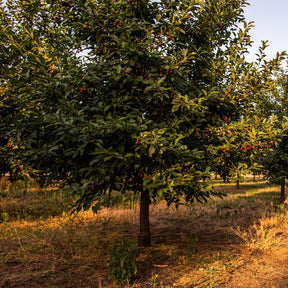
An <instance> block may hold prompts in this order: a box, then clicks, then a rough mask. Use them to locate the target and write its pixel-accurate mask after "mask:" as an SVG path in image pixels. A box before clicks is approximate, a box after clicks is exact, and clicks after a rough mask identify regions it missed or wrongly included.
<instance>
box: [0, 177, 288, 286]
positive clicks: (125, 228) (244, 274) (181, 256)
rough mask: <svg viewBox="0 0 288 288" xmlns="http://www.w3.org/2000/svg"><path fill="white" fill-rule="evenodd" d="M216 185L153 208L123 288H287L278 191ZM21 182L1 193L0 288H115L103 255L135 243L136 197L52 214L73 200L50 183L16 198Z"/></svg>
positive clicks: (285, 227)
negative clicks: (146, 239) (147, 240)
mask: <svg viewBox="0 0 288 288" xmlns="http://www.w3.org/2000/svg"><path fill="white" fill-rule="evenodd" d="M214 186H219V189H221V190H222V191H224V192H226V193H227V196H226V197H225V198H224V200H221V199H211V201H209V202H208V203H207V204H205V205H203V204H202V205H201V204H197V203H195V204H194V205H193V206H192V207H191V206H185V205H183V206H181V207H180V208H178V210H176V209H175V207H170V208H167V207H166V205H165V204H164V203H162V202H160V203H157V204H155V205H152V206H151V232H152V235H153V236H152V247H150V248H145V249H144V248H142V249H140V250H141V254H140V255H139V256H138V257H137V258H136V262H135V263H136V266H137V274H136V276H134V275H132V278H131V279H130V281H129V283H126V284H124V285H123V287H131V288H132V287H135V288H136V287H163V288H164V287H166V288H168V287H169V288H170V287H203V288H204V287H232V288H233V287H267V288H268V287H269V288H271V287H288V276H287V275H288V273H287V272H288V261H287V260H288V250H287V247H288V245H287V244H288V243H287V241H288V235H287V233H288V232H287V231H288V219H287V211H286V207H285V206H283V205H279V203H278V198H279V193H280V192H279V189H278V187H275V186H268V185H266V184H265V183H264V182H260V181H258V182H256V183H253V182H246V183H242V185H241V189H235V184H229V185H227V184H225V185H223V184H220V182H215V183H214ZM6 188H7V187H6ZM6 188H5V189H6ZM10 188H11V187H10ZM20 188H21V187H20ZM20 188H19V187H18V188H17V189H16V188H15V187H14V188H13V189H14V190H13V189H12V188H11V189H10V190H9V191H8V190H7V189H6V190H5V189H4V190H5V191H6V192H5V191H3V189H2V190H1V191H0V192H2V194H3V195H2V194H1V195H2V196H0V199H1V201H0V211H1V213H2V214H1V215H2V216H1V217H2V223H1V224H0V287H5V288H6V287H7V288H8V287H83V288H84V287H86V288H88V287H91V288H92V287H93V288H94V287H99V288H100V287H103V288H104V287H117V284H116V283H115V282H113V281H112V280H111V279H109V273H108V272H109V267H108V264H109V262H110V261H111V253H108V251H116V250H115V249H117V248H118V247H119V245H120V242H121V241H122V240H121V239H130V240H133V239H137V234H138V229H139V226H138V220H139V219H138V217H139V216H138V214H139V213H138V212H139V208H138V205H137V203H135V202H133V205H125V203H124V202H125V201H123V199H120V198H119V201H118V205H116V204H117V203H116V202H117V201H116V200H115V203H114V206H113V207H111V208H103V209H102V210H101V211H100V212H99V213H98V214H97V215H94V214H93V213H92V212H91V211H87V212H85V213H79V214H78V215H76V216H70V215H69V213H60V212H59V211H63V210H65V208H64V207H67V203H68V202H69V201H70V199H69V201H68V200H67V199H66V198H65V197H64V196H63V195H61V192H60V191H58V190H57V189H54V190H49V191H50V192H49V191H45V192H43V191H40V190H39V189H37V188H33V187H30V189H29V190H28V191H27V193H25V195H23V193H22V192H21V189H20ZM51 191H53V192H51ZM4 192H5V193H4ZM4 194H5V195H4ZM120 200H121V201H120ZM120 202H121V203H120ZM123 203H124V204H123ZM130 204H131V203H130ZM65 205H66V206H65ZM13 207H14V208H15V209H14V210H13ZM19 207H22V208H21V209H22V210H21V209H20V208H19ZM29 207H34V208H33V209H31V208H29ZM28 208H29V209H28ZM13 211H18V214H17V213H14V214H13ZM19 211H20V212H21V211H25V213H24V212H23V213H22V212H21V213H20V212H19ZM35 211H37V213H36V212H35ZM3 213H4V214H3ZM5 213H6V214H5ZM5 215H6V216H5ZM19 215H20V216H19Z"/></svg>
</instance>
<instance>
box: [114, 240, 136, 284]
mask: <svg viewBox="0 0 288 288" xmlns="http://www.w3.org/2000/svg"><path fill="white" fill-rule="evenodd" d="M120 244H121V246H120V247H118V248H116V249H114V250H112V251H108V253H109V254H110V255H111V261H110V262H109V264H108V268H109V278H110V279H112V280H113V281H116V282H117V283H118V284H119V285H120V286H121V285H123V284H125V283H128V282H129V280H130V279H131V277H132V276H133V275H136V273H137V267H136V264H135V259H136V257H137V256H139V255H140V250H139V249H138V247H137V246H136V243H135V241H131V240H128V239H124V238H122V239H121V243H120Z"/></svg>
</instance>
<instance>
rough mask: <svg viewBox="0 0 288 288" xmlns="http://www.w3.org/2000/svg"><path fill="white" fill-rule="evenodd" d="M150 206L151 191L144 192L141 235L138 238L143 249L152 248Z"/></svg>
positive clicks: (141, 203) (142, 197)
mask: <svg viewBox="0 0 288 288" xmlns="http://www.w3.org/2000/svg"><path fill="white" fill-rule="evenodd" d="M149 206H150V197H149V191H147V190H145V191H142V192H141V200H140V234H139V237H138V245H139V246H142V247H148V246H151V233H150V221H149Z"/></svg>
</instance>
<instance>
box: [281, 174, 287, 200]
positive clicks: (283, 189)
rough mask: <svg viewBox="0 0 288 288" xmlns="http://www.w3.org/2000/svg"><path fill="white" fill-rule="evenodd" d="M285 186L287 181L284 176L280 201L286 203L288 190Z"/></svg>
mask: <svg viewBox="0 0 288 288" xmlns="http://www.w3.org/2000/svg"><path fill="white" fill-rule="evenodd" d="M285 186H286V183H285V178H284V179H283V180H282V183H281V194H280V203H284V201H285V190H286V189H285Z"/></svg>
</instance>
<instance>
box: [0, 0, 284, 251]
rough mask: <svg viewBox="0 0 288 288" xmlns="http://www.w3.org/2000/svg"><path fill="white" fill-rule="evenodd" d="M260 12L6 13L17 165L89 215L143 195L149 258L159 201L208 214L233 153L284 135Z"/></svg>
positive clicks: (182, 5) (51, 9)
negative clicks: (268, 114) (256, 60)
mask: <svg viewBox="0 0 288 288" xmlns="http://www.w3.org/2000/svg"><path fill="white" fill-rule="evenodd" d="M247 4H248V3H247V1H244V0H205V1H196V0H195V1H191V0H189V1H188V0H183V1H166V0H161V1H148V0H139V1H136V0H135V1H129V0H128V1H127V0H94V1H93V0H90V1H84V0H80V1H72V0H71V1H54V0H37V1H31V0H22V1H7V4H6V7H4V6H3V5H2V8H1V20H0V21H1V32H0V33H1V40H0V41H1V51H0V53H1V63H0V70H1V83H2V84H3V85H5V87H7V88H5V89H6V90H5V93H4V94H3V95H5V97H4V98H3V97H2V98H1V106H0V108H1V118H0V121H1V122H0V125H1V131H2V132H1V133H2V134H3V135H5V137H8V138H9V139H10V140H9V141H11V143H13V149H12V151H11V152H10V155H11V156H13V159H16V160H17V159H19V160H21V161H22V162H23V163H25V165H27V166H29V167H31V169H33V175H34V177H36V178H37V179H38V180H39V181H41V182H42V184H51V183H54V182H57V183H61V184H63V185H66V186H67V185H68V187H69V189H70V191H71V193H74V194H75V195H76V196H77V197H78V199H77V201H76V202H75V204H74V205H75V206H74V208H75V210H76V211H80V210H81V209H84V210H86V209H89V208H90V207H91V206H92V209H93V211H94V212H97V210H98V209H100V207H101V200H102V199H103V197H105V195H107V194H109V193H111V192H112V191H121V192H122V193H126V192H127V191H133V192H135V193H141V208H140V236H139V244H140V245H149V244H150V241H151V240H150V239H151V238H150V228H149V203H150V202H151V201H152V200H153V199H157V198H159V197H160V198H161V199H165V200H166V201H167V203H168V205H170V204H171V203H176V205H179V204H180V203H181V201H182V199H183V197H184V199H185V201H188V202H190V203H192V202H193V201H194V200H195V199H196V200H199V201H206V200H207V199H208V198H209V197H210V196H211V195H215V194H217V192H216V191H213V190H211V188H209V187H207V184H206V183H205V179H206V178H207V177H210V176H211V173H212V172H213V169H214V168H215V167H218V168H217V169H219V167H220V168H221V167H222V168H223V167H224V166H225V165H226V164H227V161H226V160H225V159H224V158H225V157H226V158H227V159H228V162H229V161H230V163H231V161H232V162H233V161H234V162H235V163H236V164H235V165H236V166H235V165H234V164H233V165H234V166H235V167H238V168H239V167H241V165H240V166H239V163H240V162H241V159H242V158H241V157H240V158H239V156H235V155H236V154H235V153H234V152H237V153H238V154H239V149H240V148H246V147H247V145H252V144H253V145H254V146H253V147H254V148H255V147H256V146H257V147H258V145H260V144H261V142H263V141H266V140H267V139H269V138H271V135H272V134H273V133H274V134H273V135H275V132H273V131H274V130H273V129H271V133H270V134H271V135H270V134H269V133H267V129H266V128H267V127H268V126H269V127H272V126H271V125H270V124H271V121H270V122H269V119H268V120H267V119H266V120H263V117H262V114H261V113H258V111H259V112H260V110H259V107H260V105H259V103H263V99H262V98H261V97H264V96H265V95H264V94H261V96H260V94H259V93H258V92H257V93H255V91H256V90H257V89H259V87H260V86H261V85H263V86H265V85H266V86H265V89H266V90H265V89H264V88H263V89H264V90H265V91H267V87H268V88H269V89H270V87H272V86H273V85H274V84H273V85H272V84H271V85H270V84H269V85H268V86H267V83H268V82H267V81H264V83H263V82H261V80H259V79H258V78H257V77H258V76H259V75H260V74H259V69H256V68H255V67H256V66H253V65H251V64H250V63H248V62H247V61H246V60H245V53H247V48H248V47H249V45H250V44H251V41H250V37H249V30H250V28H251V27H252V23H249V24H246V23H245V19H244V16H243V7H245V5H247ZM279 58H281V55H280V56H279ZM281 59H282V58H281ZM281 59H278V60H275V61H274V62H273V63H270V64H271V65H270V67H272V68H271V69H272V70H273V69H274V68H277V67H278V66H279V61H280V60H281ZM266 66H267V65H266ZM266 66H265V69H266ZM268 68H269V65H268ZM268 68H267V69H268ZM263 69H264V68H263ZM265 69H264V71H263V73H264V72H267V73H268V72H269V71H270V70H267V69H266V70H265ZM268 74H269V73H268ZM268 74H267V75H268ZM271 75H272V74H271ZM271 75H270V74H269V75H268V76H267V79H270V78H271V79H272V76H271ZM270 76H271V77H270ZM261 77H262V76H261ZM269 77H270V78H269ZM257 81H259V82H257ZM271 83H272V82H271ZM273 83H274V82H273ZM261 87H262V86H261ZM273 87H274V86H273ZM264 90H263V91H264ZM261 91H262V90H261ZM258 95H259V97H258ZM258 102H259V103H258ZM267 103H268V102H267ZM269 103H270V102H269ZM257 105H258V106H257ZM267 105H268V104H267ZM267 105H266V106H265V107H267ZM261 107H262V106H261ZM265 107H263V109H266V108H265ZM2 112H3V113H2ZM5 113H6V114H5ZM5 115H6V116H5ZM251 123H254V124H255V123H258V127H260V126H262V128H263V127H266V128H265V129H266V133H263V130H261V131H262V132H259V131H258V130H255V128H251V127H252V126H251ZM265 125H266V126H265ZM246 128H247V130H246ZM253 129H254V130H253ZM247 131H248V132H247ZM261 133H262V134H261ZM8 138H7V139H8ZM233 141H234V142H233ZM251 141H252V142H253V143H251ZM239 143H240V144H239ZM250 147H251V146H250ZM233 151H234V152H233ZM241 151H242V150H241ZM232 152H233V153H232ZM223 153H226V154H225V157H224V156H223V155H224V154H223ZM227 153H228V154H227ZM232 156H233V157H234V158H233V157H232ZM223 157H224V158H223ZM237 157H238V158H237ZM249 157H250V156H249ZM232 158H233V159H234V160H233V159H232ZM223 159H224V160H223ZM231 159H232V160H231ZM242 160H243V159H242ZM225 161H226V162H225ZM239 161H240V162H239ZM245 161H246V160H245ZM238 162H239V163H238ZM223 163H224V164H223ZM225 163H226V164H225ZM237 163H238V164H237ZM233 165H232V166H233ZM226 166H227V165H226ZM234 166H233V167H234ZM235 167H234V168H235ZM217 169H216V168H215V169H214V171H217ZM230 170H231V165H230V164H229V165H228V170H227V171H226V172H227V173H226V172H225V173H226V174H227V175H229V173H230ZM223 171H224V170H223Z"/></svg>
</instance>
